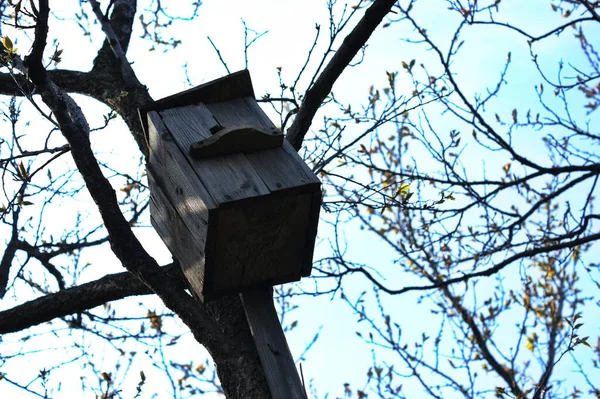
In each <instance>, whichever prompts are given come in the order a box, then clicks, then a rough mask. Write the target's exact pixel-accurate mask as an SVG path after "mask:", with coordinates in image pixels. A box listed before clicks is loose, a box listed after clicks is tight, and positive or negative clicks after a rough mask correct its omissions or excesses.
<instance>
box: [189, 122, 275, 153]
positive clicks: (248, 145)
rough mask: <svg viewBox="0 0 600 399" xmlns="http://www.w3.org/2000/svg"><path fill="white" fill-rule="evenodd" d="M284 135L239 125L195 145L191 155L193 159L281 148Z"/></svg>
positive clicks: (225, 129)
mask: <svg viewBox="0 0 600 399" xmlns="http://www.w3.org/2000/svg"><path fill="white" fill-rule="evenodd" d="M282 144H283V135H282V134H281V133H279V132H278V131H277V129H275V130H274V131H271V132H268V131H266V130H264V129H262V128H257V127H254V126H244V125H237V126H231V127H227V128H224V129H221V130H219V131H218V132H217V133H214V134H213V135H212V136H211V137H209V138H207V139H203V140H201V141H198V142H196V143H193V144H192V145H191V147H190V151H189V154H190V156H191V157H192V158H193V159H203V158H210V157H216V156H224V155H231V154H236V153H244V154H245V153H248V152H254V151H261V150H266V149H269V148H281V146H282Z"/></svg>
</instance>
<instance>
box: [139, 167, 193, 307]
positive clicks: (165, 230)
mask: <svg viewBox="0 0 600 399" xmlns="http://www.w3.org/2000/svg"><path fill="white" fill-rule="evenodd" d="M148 182H149V184H150V192H151V194H150V221H151V223H152V226H153V227H154V229H155V230H156V231H157V233H158V235H159V236H160V237H161V238H162V240H163V241H164V243H165V245H166V246H167V248H168V249H169V251H170V252H171V254H172V255H173V257H174V258H175V259H177V260H178V261H179V265H180V267H181V269H182V271H183V274H184V275H185V277H186V279H187V281H188V283H189V285H190V289H191V290H192V293H193V294H195V295H196V296H197V297H198V299H200V300H203V295H202V294H203V289H204V259H205V256H204V246H203V245H202V244H200V243H199V242H197V241H196V240H194V239H193V238H192V237H193V234H192V232H191V231H190V230H189V229H188V228H187V226H186V225H185V224H184V223H183V222H182V220H181V216H179V214H178V213H177V211H176V210H175V208H173V206H172V205H171V203H170V202H169V200H168V198H167V196H166V195H165V193H164V192H163V191H162V189H161V188H160V186H159V185H158V183H157V182H156V181H155V179H154V178H153V176H152V174H151V173H148Z"/></svg>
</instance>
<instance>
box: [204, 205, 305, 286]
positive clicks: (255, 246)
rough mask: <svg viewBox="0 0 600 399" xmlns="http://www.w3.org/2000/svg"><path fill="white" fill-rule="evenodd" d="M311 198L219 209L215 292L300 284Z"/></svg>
mask: <svg viewBox="0 0 600 399" xmlns="http://www.w3.org/2000/svg"><path fill="white" fill-rule="evenodd" d="M311 196H312V194H311V193H306V194H302V195H293V196H268V197H260V198H257V199H255V200H249V201H244V202H239V203H236V204H235V206H227V207H223V208H221V209H220V211H219V221H218V223H217V228H216V237H215V238H216V243H215V245H216V249H215V259H214V262H215V264H216V265H219V266H218V269H219V273H218V277H217V276H216V277H215V280H214V281H213V285H214V288H215V290H228V289H229V288H230V287H231V286H232V285H233V286H239V287H240V288H241V289H245V288H248V287H253V286H257V285H261V284H264V283H265V282H267V281H277V282H284V281H285V282H290V281H298V280H300V277H301V270H302V268H303V265H304V261H305V258H306V252H308V253H309V254H310V253H311V248H306V245H307V242H306V238H307V233H306V232H307V229H308V227H309V224H310V221H309V211H310V199H311ZM312 244H313V243H312V242H311V243H310V245H312Z"/></svg>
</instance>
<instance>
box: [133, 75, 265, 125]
mask: <svg viewBox="0 0 600 399" xmlns="http://www.w3.org/2000/svg"><path fill="white" fill-rule="evenodd" d="M247 96H250V97H252V98H254V89H253V88H252V80H251V79H250V72H248V70H246V69H245V70H242V71H239V72H234V73H232V74H230V75H227V76H224V77H222V78H219V79H216V80H213V81H210V82H207V83H204V84H202V85H200V86H197V87H194V88H192V89H189V90H186V91H183V92H181V93H177V94H174V95H172V96H169V97H165V98H163V99H160V100H157V101H154V102H152V103H150V104H146V105H144V106H142V107H140V109H139V110H138V113H139V115H140V121H141V123H142V128H143V130H144V132H145V134H146V137H147V136H148V118H147V116H146V115H147V114H148V113H149V112H150V111H162V110H165V109H169V108H176V107H181V106H184V105H189V104H197V103H200V102H203V103H212V102H219V101H228V100H233V99H235V98H240V97H247Z"/></svg>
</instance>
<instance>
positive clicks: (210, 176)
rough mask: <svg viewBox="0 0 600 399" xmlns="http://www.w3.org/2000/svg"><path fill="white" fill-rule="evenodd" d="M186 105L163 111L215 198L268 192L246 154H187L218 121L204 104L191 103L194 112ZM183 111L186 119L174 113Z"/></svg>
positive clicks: (219, 200) (230, 199) (233, 198)
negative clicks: (194, 156)
mask: <svg viewBox="0 0 600 399" xmlns="http://www.w3.org/2000/svg"><path fill="white" fill-rule="evenodd" d="M183 108H186V110H185V111H181V109H177V110H166V111H163V112H161V113H160V114H161V116H162V117H163V121H164V123H165V125H166V127H167V128H168V130H169V131H170V132H171V133H172V137H173V139H174V141H175V143H176V144H177V146H178V147H179V149H180V151H181V152H182V153H184V154H186V159H187V160H188V162H189V164H190V165H191V166H192V168H193V169H194V171H195V172H196V175H197V176H198V178H199V179H200V180H201V181H202V183H203V185H204V187H205V188H206V189H207V191H208V192H209V193H210V195H211V196H212V198H213V199H214V200H215V202H216V203H217V204H223V203H227V202H233V201H239V200H242V199H245V198H251V197H256V196H260V195H265V194H268V193H269V189H268V188H267V186H266V185H265V184H264V183H263V181H262V180H261V178H260V176H259V175H258V174H257V173H256V171H254V169H253V168H252V166H251V165H250V163H249V162H248V160H247V159H246V158H245V157H244V155H243V154H235V155H227V156H223V157H216V158H208V159H200V160H194V159H191V158H190V157H189V155H187V154H188V152H189V149H190V146H191V145H192V144H193V143H195V142H196V141H199V140H201V139H202V138H206V137H209V135H210V131H209V129H210V128H211V127H212V126H215V125H216V121H215V120H214V118H213V117H212V114H211V113H210V111H209V110H208V108H206V106H205V105H204V104H200V105H197V106H194V107H192V108H193V110H194V112H191V109H189V107H183ZM182 113H185V116H186V119H185V120H182V119H181V118H177V117H175V116H174V115H181V114H182ZM219 122H220V121H219Z"/></svg>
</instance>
